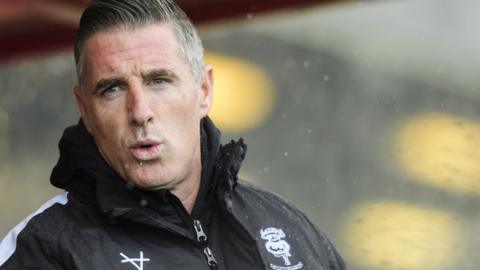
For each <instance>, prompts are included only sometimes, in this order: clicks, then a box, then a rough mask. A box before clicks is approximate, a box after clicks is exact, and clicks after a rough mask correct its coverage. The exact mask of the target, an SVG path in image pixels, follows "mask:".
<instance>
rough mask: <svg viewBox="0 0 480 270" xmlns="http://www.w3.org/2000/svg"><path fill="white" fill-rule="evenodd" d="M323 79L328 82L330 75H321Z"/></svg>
mask: <svg viewBox="0 0 480 270" xmlns="http://www.w3.org/2000/svg"><path fill="white" fill-rule="evenodd" d="M323 80H324V81H325V82H328V81H329V80H330V76H328V74H325V75H323Z"/></svg>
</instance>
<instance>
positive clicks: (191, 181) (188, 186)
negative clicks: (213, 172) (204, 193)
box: [170, 151, 202, 214]
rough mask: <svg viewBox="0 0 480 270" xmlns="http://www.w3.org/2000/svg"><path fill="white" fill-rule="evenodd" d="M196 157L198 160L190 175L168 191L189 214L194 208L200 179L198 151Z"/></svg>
mask: <svg viewBox="0 0 480 270" xmlns="http://www.w3.org/2000/svg"><path fill="white" fill-rule="evenodd" d="M197 155H198V157H199V158H197V159H196V160H195V162H194V164H193V168H192V173H191V175H188V176H187V177H186V178H185V179H184V181H182V182H181V183H179V185H178V186H177V187H175V188H174V189H172V190H170V192H171V193H172V194H173V195H175V197H177V198H178V199H179V200H180V201H181V202H182V204H183V207H185V209H186V210H187V212H188V213H189V214H191V213H192V210H193V207H194V206H195V202H196V200H197V196H198V192H199V190H200V182H201V177H202V164H201V159H200V151H199V152H198V153H197Z"/></svg>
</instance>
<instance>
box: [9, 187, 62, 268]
mask: <svg viewBox="0 0 480 270" xmlns="http://www.w3.org/2000/svg"><path fill="white" fill-rule="evenodd" d="M67 196H68V192H62V193H60V194H58V195H57V196H55V197H53V198H52V199H50V200H49V201H47V202H46V203H44V204H43V205H42V206H40V208H38V210H37V211H35V213H33V214H30V215H29V216H28V217H26V218H25V219H24V220H22V221H21V222H20V223H18V224H17V225H16V226H15V227H13V229H11V230H10V231H9V232H8V233H7V235H6V236H5V237H4V238H3V240H2V242H0V266H2V264H4V263H5V262H6V261H7V260H8V259H9V258H10V256H12V255H13V253H14V252H15V249H16V248H17V237H18V235H19V234H20V233H21V232H22V231H23V229H25V227H26V226H27V224H28V222H30V220H31V219H32V218H34V217H35V216H36V215H38V214H41V213H42V212H43V211H45V210H47V209H48V208H50V207H51V206H53V205H54V204H56V203H59V204H62V205H65V204H67V202H68V198H67Z"/></svg>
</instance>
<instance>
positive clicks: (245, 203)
mask: <svg viewBox="0 0 480 270" xmlns="http://www.w3.org/2000/svg"><path fill="white" fill-rule="evenodd" d="M75 60H76V63H77V73H78V78H79V85H78V86H77V87H75V89H74V93H75V97H76V100H77V104H78V108H79V110H80V113H81V121H80V122H79V123H78V125H76V126H73V127H70V128H67V129H66V130H65V133H64V135H63V137H62V139H61V141H60V144H59V146H60V158H59V161H58V164H57V165H56V167H55V168H54V170H53V172H52V176H51V182H52V184H53V185H55V186H56V187H59V188H62V189H65V192H64V193H62V194H60V195H58V196H57V197H55V198H53V199H52V200H51V201H49V202H47V203H46V204H45V205H44V206H42V207H41V208H40V209H39V210H38V211H37V212H36V213H34V214H32V215H31V216H29V217H28V218H27V219H26V220H25V221H23V222H22V223H21V224H19V225H18V226H17V227H15V228H14V229H13V230H12V231H11V232H10V233H9V234H8V235H7V236H6V238H5V239H4V240H3V241H2V242H1V244H0V265H1V266H0V269H85V270H87V269H88V270H92V269H102V270H103V269H140V270H143V269H229V270H230V269H232V270H235V269H284V270H294V269H343V268H344V265H343V262H342V260H341V258H340V256H339V255H338V254H337V252H336V251H335V249H334V247H333V246H332V244H331V243H330V242H329V241H328V239H327V238H326V236H325V235H324V234H323V233H321V232H319V231H318V230H317V229H316V228H315V226H314V225H313V224H312V223H311V222H310V221H309V220H308V219H307V218H306V217H305V216H304V215H303V214H302V213H301V212H300V211H299V210H297V209H296V208H295V207H294V206H292V205H291V204H289V203H287V202H285V201H284V200H282V199H280V198H279V197H278V196H276V195H274V194H271V193H269V192H267V191H264V190H261V189H259V188H257V187H254V186H251V185H249V184H247V183H243V182H240V181H237V172H238V170H239V168H240V164H241V162H242V160H243V158H244V156H245V151H246V145H245V144H244V143H243V142H242V140H240V141H238V142H233V141H232V142H231V143H229V144H227V145H224V146H221V145H220V143H219V141H220V138H219V137H220V133H219V131H218V130H217V129H216V128H215V126H214V125H213V123H212V122H211V121H210V119H209V118H208V117H207V114H208V111H209V109H210V107H211V104H212V84H213V71H212V67H211V66H209V65H204V64H203V48H202V45H201V42H200V39H199V38H198V36H197V33H196V31H195V29H194V27H193V26H192V25H191V23H190V21H189V19H188V18H187V17H186V15H185V14H184V13H183V12H182V11H181V10H180V9H179V8H178V7H177V6H176V5H175V3H174V2H173V1H171V0H136V1H132V0H115V1H112V0H111V1H107V0H102V1H97V2H96V3H94V4H93V5H92V6H90V7H89V8H88V9H87V10H86V11H85V12H84V14H83V15H82V18H81V21H80V28H79V30H78V34H77V39H76V44H75Z"/></svg>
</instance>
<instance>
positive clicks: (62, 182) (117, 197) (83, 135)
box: [50, 117, 246, 215]
mask: <svg viewBox="0 0 480 270" xmlns="http://www.w3.org/2000/svg"><path fill="white" fill-rule="evenodd" d="M200 131H201V132H200V140H201V142H200V143H201V160H202V176H201V185H200V190H199V194H198V196H197V201H196V203H195V207H194V209H193V211H192V215H200V213H201V212H203V211H204V210H205V209H206V208H208V204H210V203H211V202H212V200H215V198H219V197H218V196H214V194H218V193H216V192H213V193H212V192H210V191H212V190H221V191H222V192H221V194H222V195H219V196H220V197H221V198H222V200H223V201H224V200H225V199H227V200H230V196H231V192H228V191H229V190H230V191H231V190H232V189H233V188H234V186H235V183H236V180H237V173H238V170H239V168H240V164H241V163H242V161H243V159H244V157H245V152H246V145H245V144H244V143H243V140H242V139H240V141H238V142H234V141H231V142H230V143H228V144H227V145H225V146H222V145H220V131H219V130H218V129H217V128H216V127H215V125H214V124H213V122H212V121H211V120H210V119H209V118H208V117H205V118H204V119H202V121H201V123H200ZM59 149H60V157H59V159H58V162H57V164H56V166H55V167H54V169H53V171H52V174H51V177H50V181H51V183H52V185H54V186H56V187H58V188H62V189H66V190H70V191H78V190H79V189H83V187H84V186H85V185H92V184H93V185H94V186H95V189H96V196H95V197H96V199H95V200H96V201H97V203H99V206H100V208H101V210H102V211H103V212H110V213H112V212H114V210H115V208H119V207H120V206H122V207H127V206H132V205H133V204H132V203H131V202H128V201H129V200H124V199H125V198H126V197H128V193H129V192H130V191H129V190H132V189H131V188H127V187H126V186H127V184H126V181H124V180H122V179H121V177H120V176H119V175H118V174H117V173H116V172H115V171H114V170H113V169H112V168H111V167H110V166H109V165H108V164H107V162H106V161H105V160H104V159H103V157H102V156H101V154H100V152H99V151H98V148H97V146H96V144H95V141H94V139H93V137H92V136H91V135H90V134H89V133H88V131H87V129H86V128H85V125H84V124H83V122H82V120H80V121H79V123H78V124H77V125H75V126H72V127H68V128H67V129H65V131H64V133H63V136H62V138H61V140H60V142H59ZM82 174H87V175H88V176H89V177H87V178H85V177H79V176H81V175H82ZM83 193H89V192H88V191H87V192H83ZM225 205H227V208H230V207H228V205H229V203H228V202H227V203H226V204H225Z"/></svg>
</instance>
